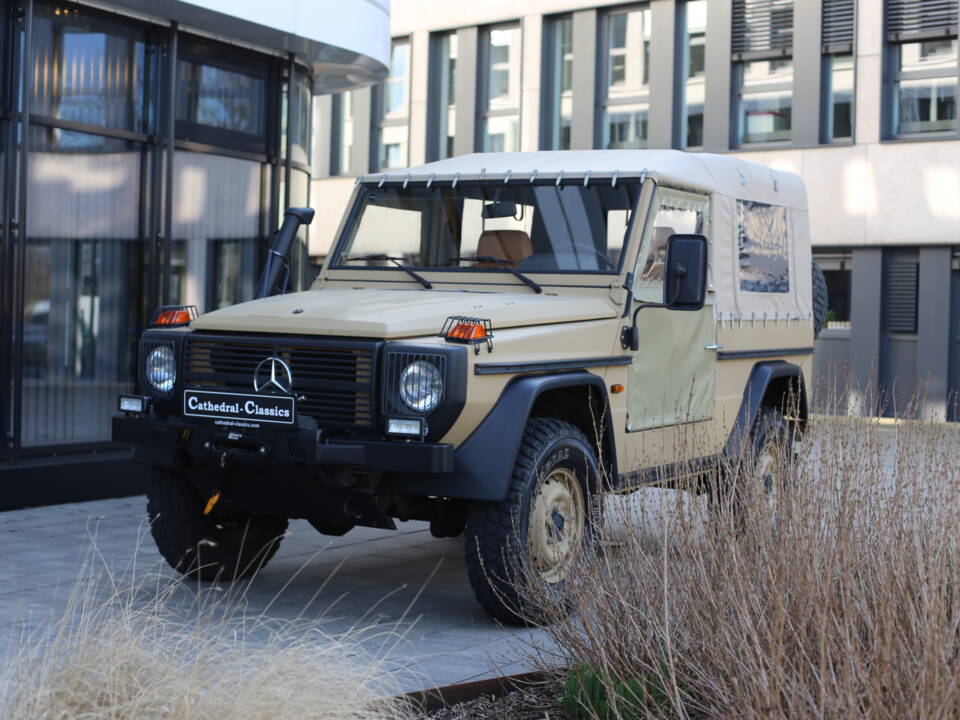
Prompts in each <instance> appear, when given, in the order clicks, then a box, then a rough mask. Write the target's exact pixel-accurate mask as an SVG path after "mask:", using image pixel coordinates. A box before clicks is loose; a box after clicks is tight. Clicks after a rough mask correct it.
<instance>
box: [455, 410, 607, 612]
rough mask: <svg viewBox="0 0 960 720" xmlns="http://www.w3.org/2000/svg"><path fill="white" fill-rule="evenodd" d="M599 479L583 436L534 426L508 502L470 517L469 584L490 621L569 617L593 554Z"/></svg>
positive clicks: (562, 425) (535, 422)
mask: <svg viewBox="0 0 960 720" xmlns="http://www.w3.org/2000/svg"><path fill="white" fill-rule="evenodd" d="M598 477H599V473H598V467H597V461H596V458H595V456H594V452H593V450H592V448H591V446H590V443H589V441H588V440H587V437H586V435H584V434H583V432H582V431H581V430H580V429H579V428H577V427H576V426H575V425H572V424H571V423H568V422H564V421H561V420H553V419H547V418H531V419H530V421H529V422H528V423H527V427H526V429H525V431H524V436H523V441H522V444H521V446H520V452H519V453H518V455H517V461H516V465H515V466H514V470H513V476H512V478H511V481H510V488H509V492H508V494H507V498H506V499H505V500H503V501H501V502H496V503H475V504H474V505H473V506H472V507H471V508H470V510H469V513H468V516H467V527H466V556H467V571H468V574H469V577H470V584H471V586H472V587H473V591H474V594H475V595H476V598H477V600H478V601H479V603H480V604H481V605H482V606H483V608H484V609H485V610H486V611H487V612H488V613H489V614H490V615H492V616H493V617H494V618H496V619H498V620H500V621H502V622H505V623H509V624H527V623H539V622H543V621H544V620H546V619H548V618H549V617H550V616H556V615H557V614H562V613H563V612H564V608H565V607H566V605H567V599H566V598H567V594H568V591H569V586H570V582H571V573H572V571H573V570H574V569H575V566H576V563H577V560H578V559H579V558H581V557H582V556H583V553H584V552H586V551H589V549H590V547H591V546H592V535H593V528H594V522H593V520H594V518H595V513H594V512H593V511H592V508H594V502H592V501H591V496H590V493H591V490H592V488H593V487H594V485H595V483H596V480H597V478H598Z"/></svg>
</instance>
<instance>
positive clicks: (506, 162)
mask: <svg viewBox="0 0 960 720" xmlns="http://www.w3.org/2000/svg"><path fill="white" fill-rule="evenodd" d="M642 176H648V177H653V178H655V179H656V180H657V181H658V182H660V183H662V184H664V185H670V186H672V187H677V188H687V189H690V190H699V191H701V192H710V193H717V194H720V195H726V196H728V197H733V198H738V199H742V200H754V201H757V202H765V203H769V204H772V205H784V206H786V207H789V208H794V209H799V210H806V209H807V196H806V191H805V190H804V186H803V181H802V180H801V179H800V178H799V177H798V176H797V175H795V174H793V173H791V172H786V171H783V170H773V169H771V168H768V167H766V166H765V165H758V164H757V163H751V162H747V161H745V160H741V159H740V158H737V157H733V156H731V155H712V154H709V153H688V152H683V151H680V150H561V151H541V152H514V153H474V154H472V155H463V156H461V157H455V158H450V159H448V160H440V161H438V162H433V163H428V164H426V165H419V166H417V167H412V168H403V169H396V170H387V171H384V172H381V173H370V174H368V175H365V176H362V177H360V178H359V182H376V183H379V182H391V183H393V182H424V181H426V182H431V181H439V182H449V181H452V180H478V179H487V180H501V181H509V180H529V179H538V178H539V179H560V178H562V179H576V180H586V181H587V182H617V181H619V180H620V179H624V180H626V179H631V178H633V179H635V178H638V177H642Z"/></svg>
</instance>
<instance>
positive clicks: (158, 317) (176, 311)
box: [150, 305, 199, 327]
mask: <svg viewBox="0 0 960 720" xmlns="http://www.w3.org/2000/svg"><path fill="white" fill-rule="evenodd" d="M198 315H199V313H197V306H196V305H162V306H160V307H158V308H157V311H156V312H155V313H154V314H153V320H152V321H151V322H150V325H152V326H153V327H180V326H183V325H189V324H190V321H191V320H195V319H196V318H197V316H198Z"/></svg>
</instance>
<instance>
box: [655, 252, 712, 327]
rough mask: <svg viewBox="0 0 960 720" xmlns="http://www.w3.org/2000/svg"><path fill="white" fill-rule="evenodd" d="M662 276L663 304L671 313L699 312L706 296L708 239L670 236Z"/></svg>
mask: <svg viewBox="0 0 960 720" xmlns="http://www.w3.org/2000/svg"><path fill="white" fill-rule="evenodd" d="M663 270H664V273H663V276H664V277H663V304H664V305H665V306H666V307H667V308H669V309H670V310H699V309H700V308H702V307H703V302H704V300H705V298H706V295H707V238H706V237H704V236H703V235H671V236H670V237H669V239H668V240H667V256H666V263H665V265H664V269H663Z"/></svg>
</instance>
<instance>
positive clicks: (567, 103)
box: [547, 17, 573, 150]
mask: <svg viewBox="0 0 960 720" xmlns="http://www.w3.org/2000/svg"><path fill="white" fill-rule="evenodd" d="M551 25H552V27H551V50H552V57H551V58H550V93H551V98H550V102H551V107H550V111H549V115H547V118H548V121H549V123H550V125H549V127H548V138H549V148H550V149H551V150H569V149H570V125H571V118H572V116H573V19H572V18H570V17H562V18H556V19H554V20H552V21H551Z"/></svg>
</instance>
